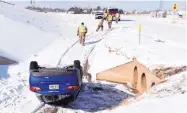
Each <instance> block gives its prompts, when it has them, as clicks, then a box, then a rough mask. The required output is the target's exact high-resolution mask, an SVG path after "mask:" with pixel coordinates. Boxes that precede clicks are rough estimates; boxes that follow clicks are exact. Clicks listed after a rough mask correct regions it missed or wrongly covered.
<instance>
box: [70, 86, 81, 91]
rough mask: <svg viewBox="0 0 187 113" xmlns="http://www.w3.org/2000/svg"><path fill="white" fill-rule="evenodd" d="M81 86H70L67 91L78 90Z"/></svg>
mask: <svg viewBox="0 0 187 113" xmlns="http://www.w3.org/2000/svg"><path fill="white" fill-rule="evenodd" d="M78 89H79V86H68V88H67V90H78Z"/></svg>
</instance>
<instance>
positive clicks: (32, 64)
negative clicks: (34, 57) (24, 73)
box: [29, 61, 39, 71]
mask: <svg viewBox="0 0 187 113" xmlns="http://www.w3.org/2000/svg"><path fill="white" fill-rule="evenodd" d="M38 68H39V66H38V63H37V62H36V61H31V62H30V67H29V70H30V71H37V70H38Z"/></svg>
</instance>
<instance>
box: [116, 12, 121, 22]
mask: <svg viewBox="0 0 187 113" xmlns="http://www.w3.org/2000/svg"><path fill="white" fill-rule="evenodd" d="M119 18H120V14H119V13H116V15H115V19H116V23H118V21H119Z"/></svg>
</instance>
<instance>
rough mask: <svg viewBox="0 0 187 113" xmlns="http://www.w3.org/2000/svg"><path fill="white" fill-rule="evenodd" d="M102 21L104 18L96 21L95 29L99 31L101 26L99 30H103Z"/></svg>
mask: <svg viewBox="0 0 187 113" xmlns="http://www.w3.org/2000/svg"><path fill="white" fill-rule="evenodd" d="M103 22H104V18H102V19H99V23H98V26H97V29H96V31H99V29H100V28H101V31H103Z"/></svg>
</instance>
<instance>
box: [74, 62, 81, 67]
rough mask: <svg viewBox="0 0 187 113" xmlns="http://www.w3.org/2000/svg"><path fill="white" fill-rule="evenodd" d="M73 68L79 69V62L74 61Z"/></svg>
mask: <svg viewBox="0 0 187 113" xmlns="http://www.w3.org/2000/svg"><path fill="white" fill-rule="evenodd" d="M74 68H78V69H81V65H80V61H79V60H75V61H74Z"/></svg>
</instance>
